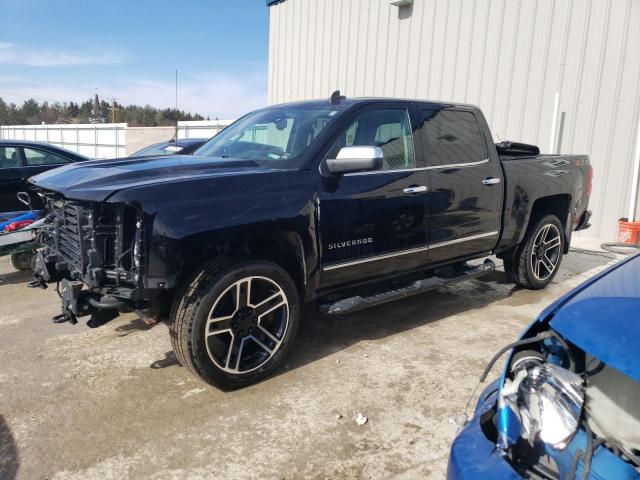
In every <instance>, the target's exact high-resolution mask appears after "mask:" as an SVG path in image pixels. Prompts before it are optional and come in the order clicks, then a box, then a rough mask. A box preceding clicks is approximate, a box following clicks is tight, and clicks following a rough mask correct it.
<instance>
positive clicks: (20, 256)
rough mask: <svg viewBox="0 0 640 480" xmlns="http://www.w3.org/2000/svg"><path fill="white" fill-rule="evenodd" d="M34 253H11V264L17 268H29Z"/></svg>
mask: <svg viewBox="0 0 640 480" xmlns="http://www.w3.org/2000/svg"><path fill="white" fill-rule="evenodd" d="M33 257H34V254H33V252H32V251H25V252H16V253H12V254H11V265H12V266H13V268H15V269H16V270H29V269H30V268H31V264H32V259H33Z"/></svg>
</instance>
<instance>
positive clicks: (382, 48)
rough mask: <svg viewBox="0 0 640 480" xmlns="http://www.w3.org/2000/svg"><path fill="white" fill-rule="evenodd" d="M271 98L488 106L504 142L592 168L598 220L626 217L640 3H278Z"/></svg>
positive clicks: (637, 109)
mask: <svg viewBox="0 0 640 480" xmlns="http://www.w3.org/2000/svg"><path fill="white" fill-rule="evenodd" d="M269 38H270V40H269V42H270V51H269V102H270V103H272V104H273V103H281V102H287V101H294V100H302V99H308V98H324V97H328V95H329V94H330V93H331V91H333V90H334V89H337V88H339V89H340V90H341V91H342V92H343V93H344V94H346V95H348V96H396V97H408V98H428V99H435V100H450V101H457V102H466V103H472V104H476V105H478V106H480V107H481V108H482V110H483V111H484V113H485V115H486V117H487V120H488V122H489V124H490V125H491V127H492V129H493V132H494V134H495V136H496V139H512V140H519V141H523V142H529V143H535V144H537V145H539V146H540V147H541V149H542V150H543V151H548V148H549V139H550V134H551V131H550V129H551V124H552V116H553V106H554V96H555V93H556V92H560V112H565V124H564V135H563V140H562V152H563V153H569V152H571V153H588V154H589V155H590V156H591V161H592V163H593V165H594V169H595V176H594V190H593V196H592V199H591V208H592V209H593V211H594V218H593V222H592V223H593V227H592V229H590V230H588V231H587V232H585V235H589V236H596V237H600V238H603V239H613V238H614V236H615V232H616V220H617V219H618V218H619V217H622V216H625V215H626V213H627V207H628V202H629V195H630V177H631V172H632V168H633V165H632V159H633V154H634V146H635V142H636V132H637V126H638V122H639V121H640V55H639V54H638V52H637V50H638V47H640V0H526V1H525V0H415V1H414V4H413V6H412V7H404V8H402V9H399V8H398V7H394V6H392V5H390V4H389V2H388V1H387V0H287V1H286V2H283V3H280V4H277V5H274V6H272V7H271V8H270V37H269Z"/></svg>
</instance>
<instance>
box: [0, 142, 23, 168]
mask: <svg viewBox="0 0 640 480" xmlns="http://www.w3.org/2000/svg"><path fill="white" fill-rule="evenodd" d="M19 166H20V155H19V153H18V149H17V148H15V147H0V168H16V167H19Z"/></svg>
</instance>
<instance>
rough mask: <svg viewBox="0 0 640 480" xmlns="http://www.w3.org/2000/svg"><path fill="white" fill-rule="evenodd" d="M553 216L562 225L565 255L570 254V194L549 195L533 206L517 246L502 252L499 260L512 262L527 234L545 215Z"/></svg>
mask: <svg viewBox="0 0 640 480" xmlns="http://www.w3.org/2000/svg"><path fill="white" fill-rule="evenodd" d="M548 214H552V215H555V216H556V217H558V219H559V220H560V223H561V224H562V229H563V233H564V253H568V252H569V244H570V243H571V233H572V232H571V222H570V215H571V195H570V194H568V193H561V194H556V195H548V196H544V197H539V198H537V199H536V200H535V201H534V202H533V204H532V205H531V210H530V212H529V217H528V219H527V221H526V223H525V224H524V225H523V228H522V230H521V231H520V234H519V235H518V242H517V243H516V245H515V246H513V247H512V248H510V249H509V250H507V251H505V252H500V253H499V254H498V258H502V259H508V260H511V259H513V258H514V257H515V255H516V253H517V252H518V249H519V248H520V246H521V245H522V242H523V241H524V239H525V237H526V234H527V233H528V232H529V229H530V228H531V227H532V226H533V225H535V224H536V222H537V221H538V220H539V219H540V218H542V217H544V216H545V215H548Z"/></svg>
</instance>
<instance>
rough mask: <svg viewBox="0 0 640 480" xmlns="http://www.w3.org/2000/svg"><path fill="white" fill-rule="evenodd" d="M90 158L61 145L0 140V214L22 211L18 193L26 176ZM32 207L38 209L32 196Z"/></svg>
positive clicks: (23, 184)
mask: <svg viewBox="0 0 640 480" xmlns="http://www.w3.org/2000/svg"><path fill="white" fill-rule="evenodd" d="M86 160H90V159H89V158H88V157H85V156H84V155H80V154H78V153H75V152H71V151H69V150H65V149H64V148H60V147H56V146H53V145H51V144H48V143H42V142H30V141H27V140H0V213H4V212H19V211H24V210H26V209H27V207H26V206H25V205H24V204H23V203H22V202H20V201H19V200H18V197H17V194H18V192H28V191H29V188H28V187H27V179H28V178H29V177H32V176H33V175H36V174H38V173H41V172H44V171H46V170H51V169H52V168H57V167H61V166H63V165H67V164H69V163H75V162H84V161H86ZM32 201H34V202H35V203H34V208H39V206H38V205H37V200H36V199H35V198H33V196H32Z"/></svg>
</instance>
